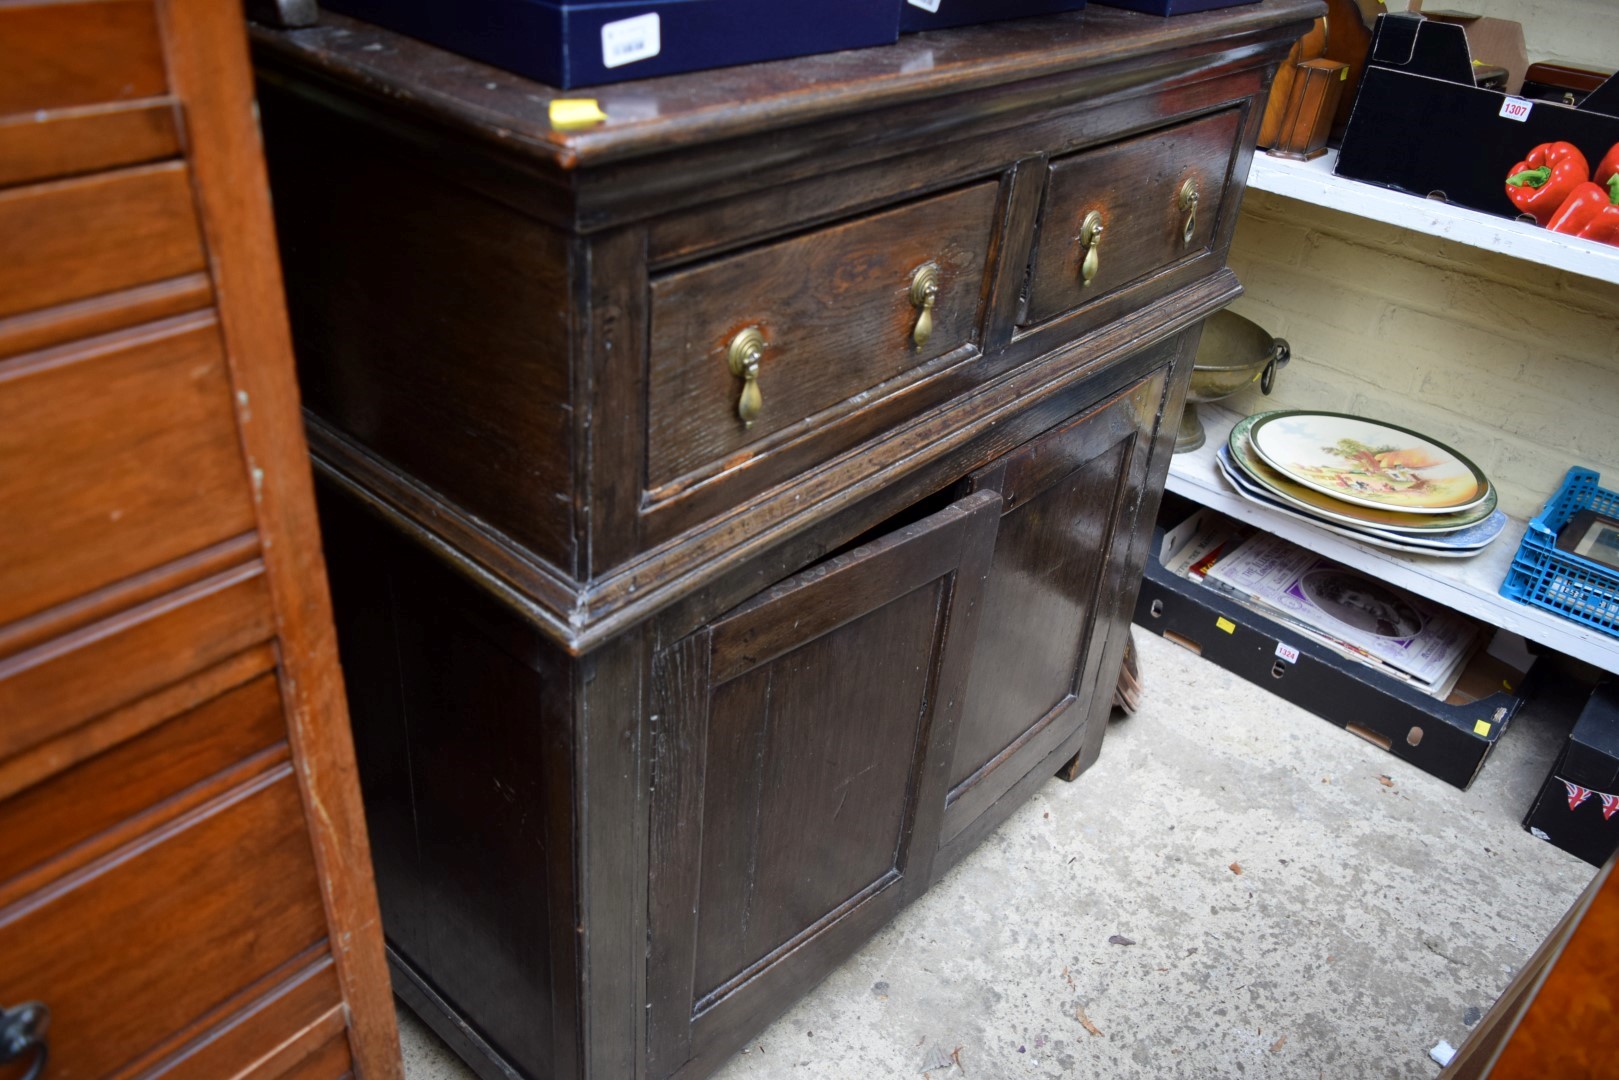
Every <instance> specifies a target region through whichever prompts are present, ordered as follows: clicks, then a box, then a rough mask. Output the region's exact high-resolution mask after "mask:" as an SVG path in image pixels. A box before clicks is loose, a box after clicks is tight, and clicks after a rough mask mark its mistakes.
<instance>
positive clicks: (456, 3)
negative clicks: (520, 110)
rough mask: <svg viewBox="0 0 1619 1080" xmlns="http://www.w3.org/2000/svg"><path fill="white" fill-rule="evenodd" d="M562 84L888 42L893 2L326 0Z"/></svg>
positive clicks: (894, 25)
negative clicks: (765, 3) (763, 6)
mask: <svg viewBox="0 0 1619 1080" xmlns="http://www.w3.org/2000/svg"><path fill="white" fill-rule="evenodd" d="M322 2H323V3H324V4H325V6H327V7H329V8H331V9H332V10H333V11H341V12H343V13H344V14H346V15H353V16H354V17H356V18H359V19H365V20H367V21H369V22H374V23H377V24H378V25H379V26H386V27H388V28H390V29H393V30H397V31H399V32H400V33H404V34H409V35H410V36H411V37H416V38H420V39H422V40H423V41H426V42H429V43H431V44H434V45H437V46H439V47H441V48H444V49H448V50H450V51H451V52H457V53H461V54H462V55H464V56H470V57H472V58H474V59H477V60H482V61H484V62H485V63H489V64H493V65H495V66H496V67H501V68H505V69H506V70H508V71H513V72H516V73H517V74H519V75H525V76H527V77H529V78H532V79H538V80H540V81H541V82H545V83H549V84H550V85H552V86H556V87H560V88H561V89H564V90H566V89H572V88H574V87H579V86H597V85H600V84H602V83H610V82H620V81H623V80H626V79H644V78H650V77H652V76H656V75H673V74H677V73H679V72H685V71H701V70H705V69H708V68H716V67H729V66H731V65H734V64H749V63H754V62H756V61H761V60H780V59H783V58H786V57H789V56H806V55H809V54H811V53H821V52H837V51H839V50H842V49H853V48H861V47H864V46H869V45H888V44H892V43H893V42H895V41H896V40H898V38H899V11H898V9H897V7H896V6H895V3H894V0H889V2H887V3H877V2H873V0H771V2H770V3H769V5H768V11H764V12H762V11H761V6H762V5H761V4H760V2H759V0H659V2H653V3H649V2H647V0H581V2H573V0H322Z"/></svg>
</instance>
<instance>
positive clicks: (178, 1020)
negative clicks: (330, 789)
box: [0, 765, 326, 1077]
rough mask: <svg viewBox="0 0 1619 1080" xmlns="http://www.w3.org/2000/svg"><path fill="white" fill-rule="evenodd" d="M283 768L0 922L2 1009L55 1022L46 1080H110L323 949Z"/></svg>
mask: <svg viewBox="0 0 1619 1080" xmlns="http://www.w3.org/2000/svg"><path fill="white" fill-rule="evenodd" d="M325 933H326V926H325V918H324V913H323V910H322V906H321V896H320V889H319V885H318V883H317V880H316V876H315V867H314V862H313V859H312V857H311V853H310V847H309V831H308V829H307V828H306V827H305V824H304V816H303V810H302V807H301V804H300V802H299V798H298V785H297V780H296V778H295V776H294V775H293V773H292V769H291V767H290V766H287V765H281V766H278V767H276V768H274V769H273V770H272V771H270V772H269V773H266V774H264V775H263V776H261V777H259V778H258V779H256V780H254V781H253V782H251V783H249V784H246V785H243V786H242V787H239V788H237V789H235V790H234V791H232V792H230V793H229V794H227V795H225V796H223V797H221V798H220V799H218V800H216V801H214V802H213V803H210V804H206V805H204V806H202V807H199V808H198V809H196V810H194V811H192V812H191V813H190V814H188V815H186V816H185V817H183V818H181V819H179V820H177V821H175V822H172V823H170V824H169V825H166V826H164V827H163V828H161V829H159V830H158V831H156V832H154V833H151V834H148V835H147V836H145V837H143V838H141V839H140V840H138V841H136V842H135V843H132V844H130V845H128V846H126V847H124V848H121V849H119V850H117V851H115V852H113V853H111V854H109V855H108V856H106V857H105V858H103V859H101V860H98V861H97V862H96V863H93V864H91V865H90V866H88V867H86V868H85V869H84V870H82V871H79V872H78V873H76V874H73V875H71V876H70V877H68V878H66V879H64V880H63V881H61V882H58V883H57V884H55V885H53V886H51V887H49V888H47V889H45V890H42V891H40V892H37V893H34V894H32V895H30V896H27V897H24V898H23V899H21V900H19V901H17V902H15V903H13V904H10V905H9V906H7V907H5V908H4V909H0V956H4V957H5V963H4V964H0V1004H4V1005H8V1006H11V1005H16V1004H18V1003H21V1002H25V1001H39V1002H42V1003H44V1005H45V1006H46V1007H47V1008H48V1009H49V1010H50V1013H51V1025H50V1031H49V1039H48V1042H49V1047H50V1068H51V1072H50V1075H51V1076H57V1077H70V1076H71V1077H94V1076H102V1075H105V1074H107V1073H110V1072H112V1071H113V1070H114V1069H117V1068H118V1067H120V1066H122V1065H124V1064H126V1063H129V1062H131V1061H132V1059H134V1058H136V1057H138V1056H139V1055H141V1054H142V1053H143V1052H145V1051H148V1050H149V1049H151V1048H153V1047H155V1046H157V1045H159V1044H160V1043H162V1042H164V1041H165V1040H166V1039H169V1038H170V1037H171V1036H173V1035H174V1034H176V1033H177V1032H181V1031H183V1030H184V1029H186V1028H188V1027H189V1026H191V1025H193V1024H194V1023H196V1022H197V1021H199V1020H200V1019H202V1018H204V1017H205V1016H206V1015H207V1014H208V1013H209V1012H210V1010H213V1009H215V1008H216V1007H217V1006H219V1005H221V1004H222V1003H224V1002H225V1001H227V999H229V998H231V997H232V996H233V995H234V994H236V993H237V992H238V991H240V990H242V989H243V988H246V987H248V986H250V985H251V984H253V983H255V982H257V981H259V980H261V979H264V978H265V977H266V976H269V975H270V974H271V973H273V972H275V971H276V970H277V969H278V968H281V967H282V966H283V965H285V964H286V963H287V962H288V961H289V960H291V959H293V958H294V957H295V956H297V955H298V954H300V953H301V952H303V951H305V950H307V949H309V948H310V947H311V946H313V945H316V944H317V943H319V942H320V941H321V940H322V939H323V938H324V936H325Z"/></svg>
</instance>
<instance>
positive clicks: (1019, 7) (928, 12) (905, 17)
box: [899, 0, 1086, 34]
mask: <svg viewBox="0 0 1619 1080" xmlns="http://www.w3.org/2000/svg"><path fill="white" fill-rule="evenodd" d="M1085 2H1086V0H900V11H899V29H900V33H902V34H909V33H914V32H915V31H917V30H937V29H939V28H940V27H943V26H966V25H967V24H968V23H985V22H999V21H1000V20H1001V19H1021V18H1025V17H1027V16H1029V15H1055V14H1057V13H1058V12H1062V11H1079V10H1081V9H1082V8H1084V6H1085Z"/></svg>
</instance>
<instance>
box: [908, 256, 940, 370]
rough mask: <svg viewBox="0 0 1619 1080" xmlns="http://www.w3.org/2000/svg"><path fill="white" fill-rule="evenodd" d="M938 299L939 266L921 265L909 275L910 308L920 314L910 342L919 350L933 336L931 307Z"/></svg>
mask: <svg viewBox="0 0 1619 1080" xmlns="http://www.w3.org/2000/svg"><path fill="white" fill-rule="evenodd" d="M938 299H939V264H938V263H923V264H922V265H921V266H918V267H917V268H916V271H915V272H914V273H912V274H911V306H912V307H915V308H918V309H919V310H920V311H921V314H920V315H918V316H917V317H916V329H915V330H913V331H911V340H912V341H914V342H916V347H917V348H919V349H920V348H921V347H922V346H924V345H926V344H927V343H928V338H930V337H932V336H933V305H934V302H935V301H937V300H938Z"/></svg>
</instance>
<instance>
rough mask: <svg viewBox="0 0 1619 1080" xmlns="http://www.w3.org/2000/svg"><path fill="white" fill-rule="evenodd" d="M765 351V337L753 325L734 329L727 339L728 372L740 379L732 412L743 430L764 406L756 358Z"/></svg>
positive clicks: (757, 416)
mask: <svg viewBox="0 0 1619 1080" xmlns="http://www.w3.org/2000/svg"><path fill="white" fill-rule="evenodd" d="M764 354H765V336H764V334H762V333H760V332H759V328H758V327H757V326H750V327H748V328H747V329H746V330H740V331H738V332H737V335H736V337H734V338H732V339H731V345H730V348H728V349H727V350H726V354H725V358H726V361H727V363H729V364H730V366H731V374H732V375H735V376H736V377H737V378H739V379H741V380H742V396H741V397H740V398H739V399H737V403H736V415H737V417H738V418H739V419H740V420H741V421H742V427H743V428H744V429H747V428H750V427H752V426H753V422H754V421H755V420H757V419H758V418H759V411H760V410H761V409H763V408H764V406H765V398H764V394H762V393H761V392H760V391H759V360H760V358H761V357H763V356H764Z"/></svg>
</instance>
